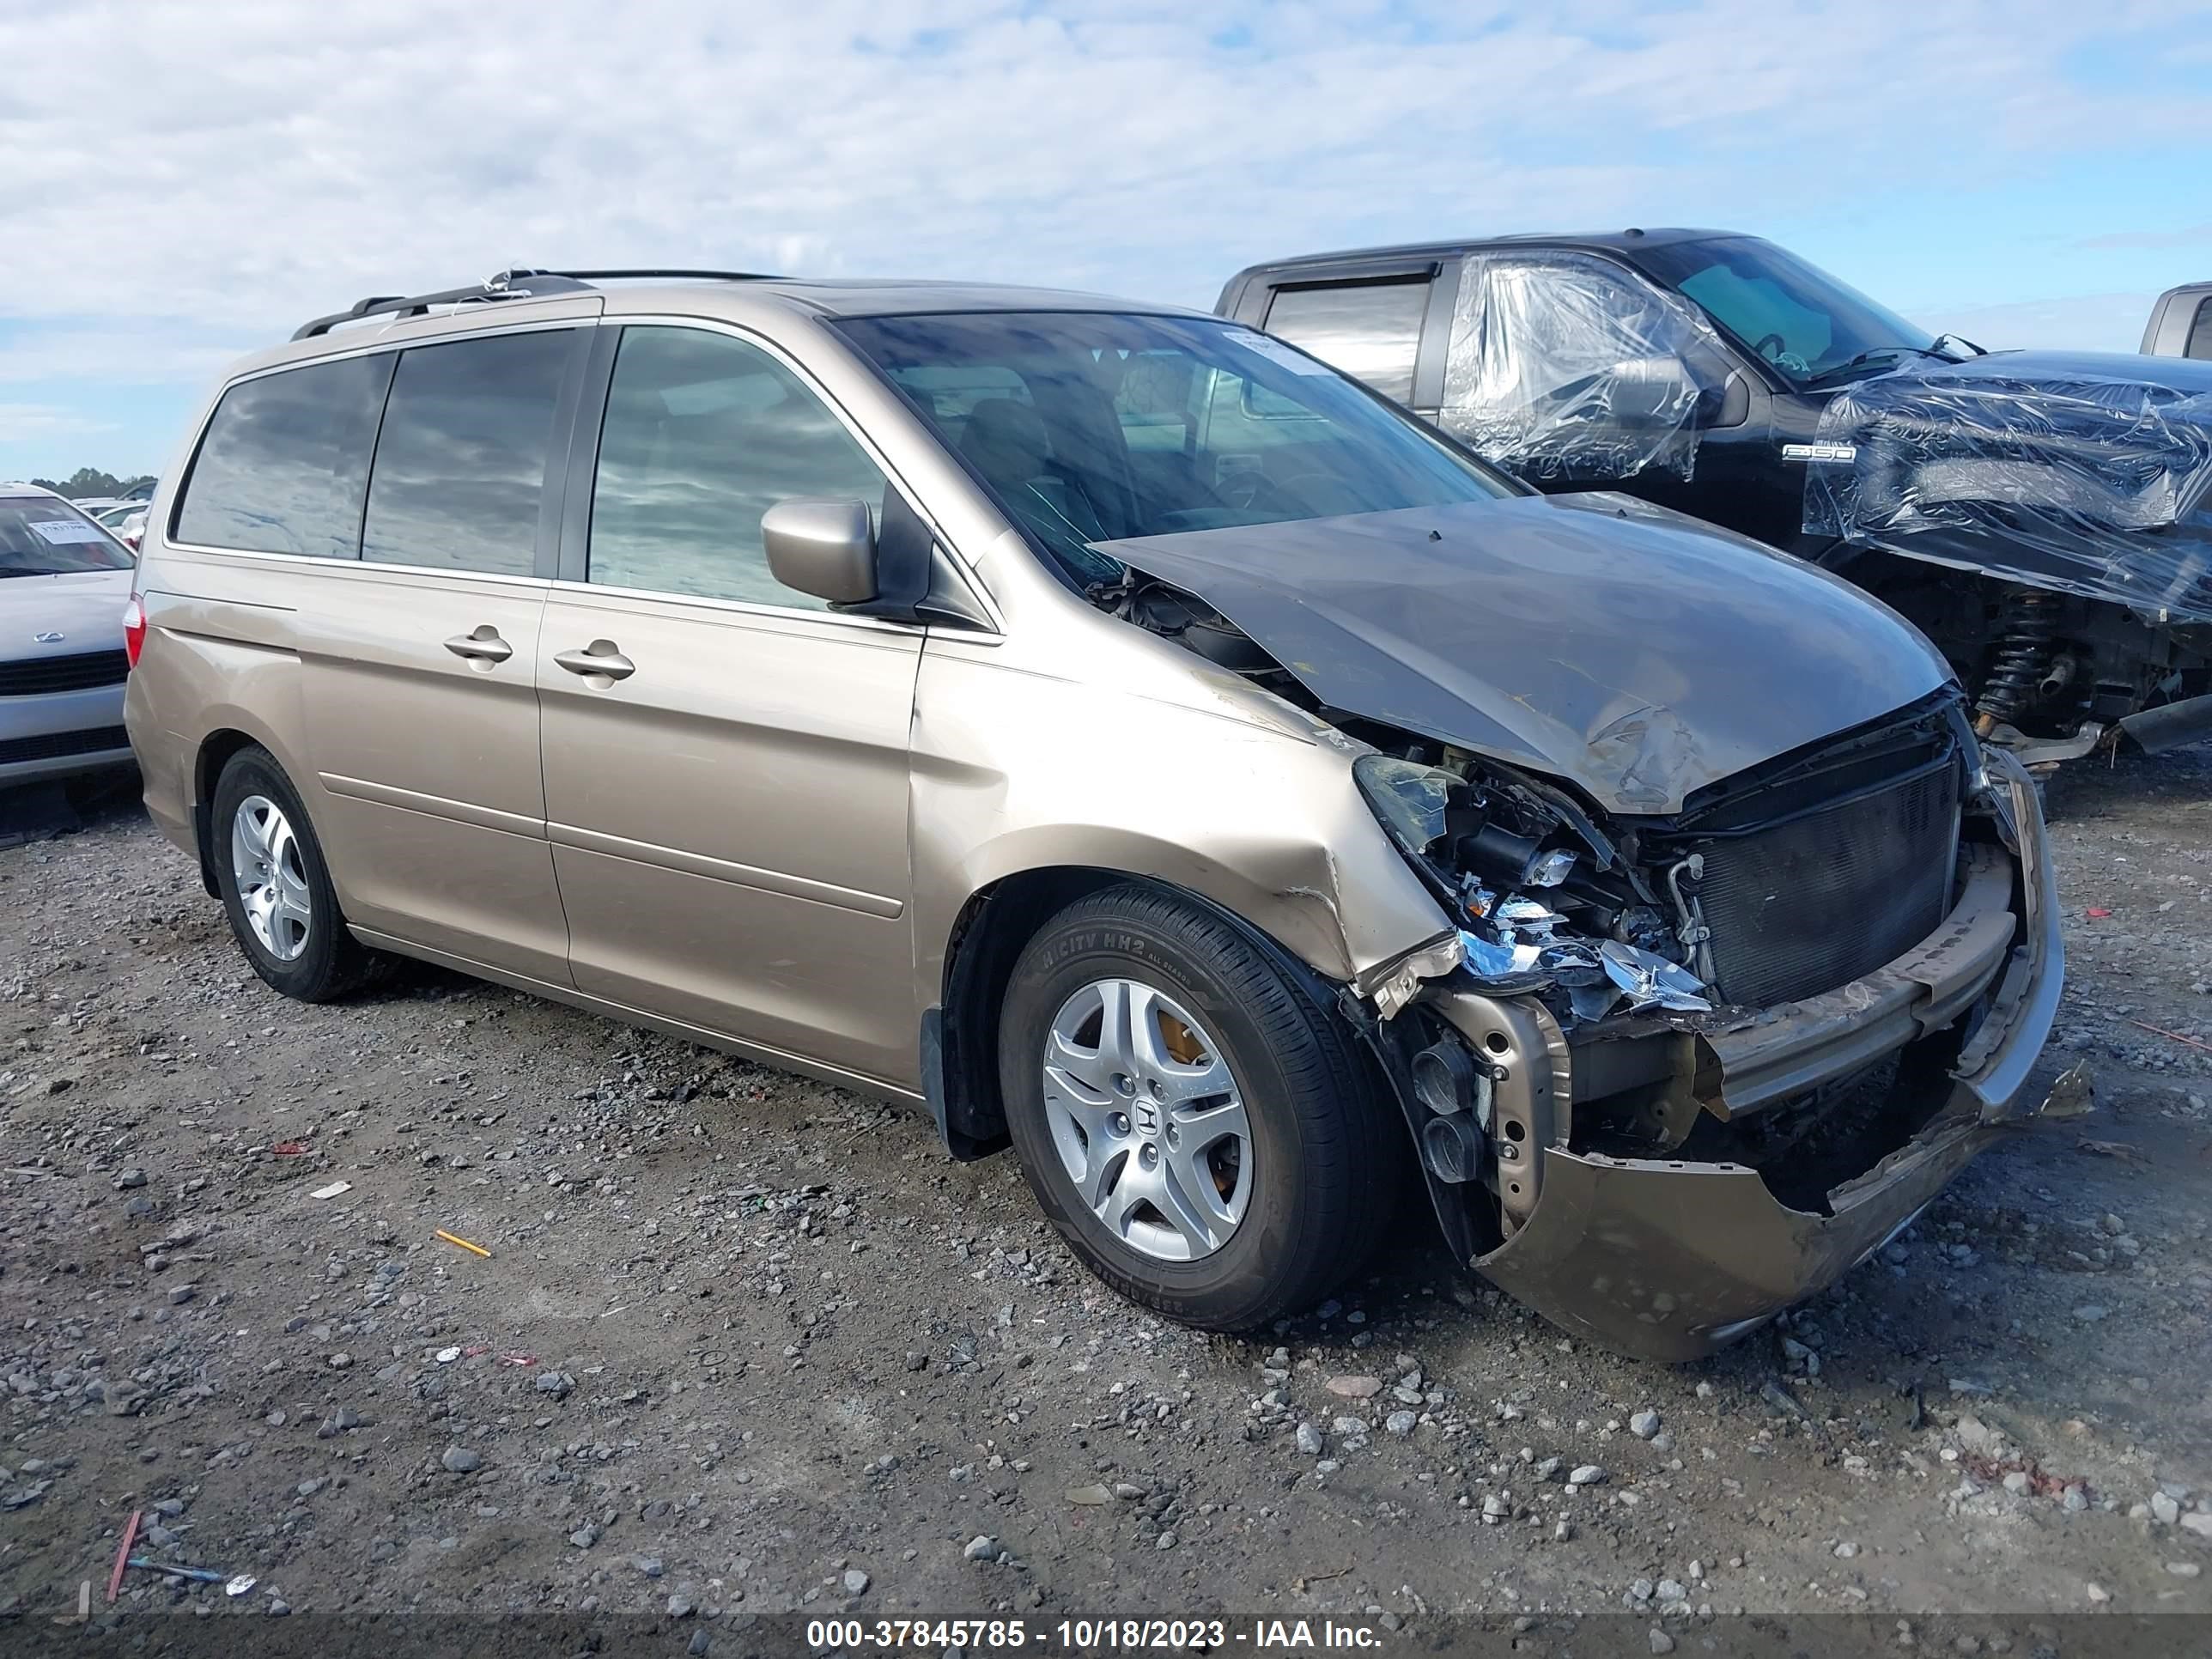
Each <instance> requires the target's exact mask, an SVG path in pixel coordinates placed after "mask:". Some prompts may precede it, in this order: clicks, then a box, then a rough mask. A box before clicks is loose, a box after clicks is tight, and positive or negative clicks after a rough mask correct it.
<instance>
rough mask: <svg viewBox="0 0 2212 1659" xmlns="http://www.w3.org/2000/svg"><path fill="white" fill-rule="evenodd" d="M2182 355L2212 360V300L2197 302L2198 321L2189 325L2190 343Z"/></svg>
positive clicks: (2183, 349) (2183, 348)
mask: <svg viewBox="0 0 2212 1659" xmlns="http://www.w3.org/2000/svg"><path fill="white" fill-rule="evenodd" d="M2181 355H2182V356H2185V357H2207V358H2212V300H2199V301H2197V317H2196V320H2195V321H2193V322H2191V324H2190V325H2189V343H2188V344H2186V345H2185V346H2184V347H2182V348H2181Z"/></svg>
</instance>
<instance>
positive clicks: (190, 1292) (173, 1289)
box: [169, 1285, 200, 1308]
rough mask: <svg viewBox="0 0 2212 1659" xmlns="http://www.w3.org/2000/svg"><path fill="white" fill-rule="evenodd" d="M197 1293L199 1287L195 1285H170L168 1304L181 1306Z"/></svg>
mask: <svg viewBox="0 0 2212 1659" xmlns="http://www.w3.org/2000/svg"><path fill="white" fill-rule="evenodd" d="M199 1293H200V1287H199V1286H198V1285H170V1286H169V1305H170V1306H171V1307H173V1308H181V1307H182V1306H184V1304H185V1303H187V1302H189V1301H191V1299H192V1298H193V1297H196V1296H197V1295H198V1294H199Z"/></svg>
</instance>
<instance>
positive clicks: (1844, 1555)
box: [1836, 1538, 1859, 1561]
mask: <svg viewBox="0 0 2212 1659" xmlns="http://www.w3.org/2000/svg"><path fill="white" fill-rule="evenodd" d="M1858 1553H1859V1547H1858V1546H1857V1544H1854V1543H1852V1542H1851V1541H1850V1540H1849V1539H1848V1538H1847V1539H1845V1540H1844V1541H1843V1542H1842V1543H1840V1544H1838V1545H1837V1546H1836V1559H1838V1561H1849V1560H1850V1559H1853V1558H1854V1557H1856V1556H1857V1554H1858Z"/></svg>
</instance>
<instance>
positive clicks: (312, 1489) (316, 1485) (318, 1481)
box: [292, 1475, 330, 1498]
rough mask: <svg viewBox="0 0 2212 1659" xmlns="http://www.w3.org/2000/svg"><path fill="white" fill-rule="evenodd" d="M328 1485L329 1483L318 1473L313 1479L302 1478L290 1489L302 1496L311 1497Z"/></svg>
mask: <svg viewBox="0 0 2212 1659" xmlns="http://www.w3.org/2000/svg"><path fill="white" fill-rule="evenodd" d="M328 1485H330V1482H329V1481H327V1480H324V1479H322V1477H321V1476H319V1475H318V1476H317V1477H316V1478H315V1479H314V1480H302V1481H301V1483H300V1484H299V1485H298V1486H295V1487H293V1488H292V1490H293V1491H294V1492H297V1493H298V1494H299V1495H300V1496H301V1497H302V1498H313V1496H314V1495H315V1494H316V1493H317V1492H320V1491H321V1490H322V1489H323V1488H324V1487H325V1486H328Z"/></svg>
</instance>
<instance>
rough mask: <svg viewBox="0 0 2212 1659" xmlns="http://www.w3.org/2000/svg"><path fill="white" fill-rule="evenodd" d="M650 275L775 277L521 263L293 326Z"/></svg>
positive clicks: (405, 313)
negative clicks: (460, 284)
mask: <svg viewBox="0 0 2212 1659" xmlns="http://www.w3.org/2000/svg"><path fill="white" fill-rule="evenodd" d="M649 277H671V278H674V279H676V280H678V281H680V282H714V283H760V282H773V281H774V280H775V278H774V277H772V276H768V275H767V274H766V273H765V272H762V271H757V270H680V269H675V268H670V269H665V270H664V269H657V268H653V267H647V266H641V267H637V268H635V269H623V270H534V269H532V268H530V267H527V266H517V267H516V268H514V269H513V270H502V271H501V272H500V273H499V274H498V275H497V276H491V277H488V278H486V279H485V280H484V281H483V282H481V283H477V284H476V285H475V286H473V287H471V288H448V289H440V290H439V291H438V292H437V293H435V294H415V295H398V294H372V295H369V296H368V298H367V299H365V300H359V301H355V302H354V303H353V304H352V305H350V306H349V307H347V308H346V309H345V310H343V311H334V312H331V313H330V314H329V315H328V316H326V317H318V318H316V319H313V321H311V322H306V323H302V324H301V325H300V326H299V327H298V328H296V329H295V330H294V331H293V332H292V337H293V338H294V339H295V340H312V339H314V338H315V337H318V336H319V335H324V334H327V333H329V332H330V331H331V330H332V329H334V328H336V327H337V325H339V324H341V323H352V322H358V321H360V320H361V319H363V318H365V317H382V316H394V317H421V316H424V315H427V314H428V312H429V309H430V307H432V306H461V305H481V304H489V303H493V302H495V301H501V300H532V299H543V298H544V297H546V296H547V295H554V294H570V293H575V292H578V291H580V290H582V289H588V288H590V287H591V286H592V284H593V283H610V282H623V281H628V280H631V279H635V278H649Z"/></svg>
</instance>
